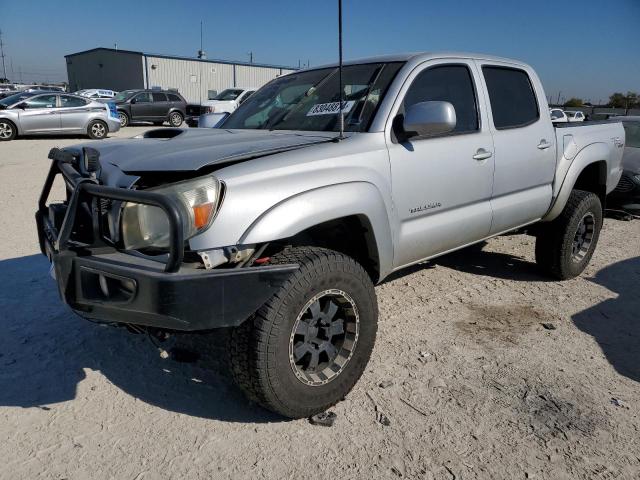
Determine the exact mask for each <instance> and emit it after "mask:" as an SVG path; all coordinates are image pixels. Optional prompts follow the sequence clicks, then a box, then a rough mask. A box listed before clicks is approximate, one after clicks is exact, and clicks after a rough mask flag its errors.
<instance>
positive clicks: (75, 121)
mask: <svg viewBox="0 0 640 480" xmlns="http://www.w3.org/2000/svg"><path fill="white" fill-rule="evenodd" d="M59 98H60V108H58V111H59V112H60V129H61V130H62V131H65V132H84V130H85V129H86V128H87V125H88V123H89V107H88V104H89V103H90V102H91V101H90V100H85V99H84V98H79V97H75V96H72V95H60V96H59Z"/></svg>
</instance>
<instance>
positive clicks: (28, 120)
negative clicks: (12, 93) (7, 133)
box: [18, 94, 60, 133]
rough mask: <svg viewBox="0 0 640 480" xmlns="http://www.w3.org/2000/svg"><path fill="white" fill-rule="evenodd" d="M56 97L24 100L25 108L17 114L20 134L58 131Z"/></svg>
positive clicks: (58, 115)
mask: <svg viewBox="0 0 640 480" xmlns="http://www.w3.org/2000/svg"><path fill="white" fill-rule="evenodd" d="M57 97H58V95H56V94H44V95H37V96H35V97H31V98H29V99H28V100H25V101H24V102H23V103H24V105H25V108H24V109H23V110H20V111H19V113H18V116H19V118H20V128H21V129H22V132H24V133H47V132H51V131H58V130H60V113H59V112H58V108H57Z"/></svg>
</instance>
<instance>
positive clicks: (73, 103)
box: [60, 95, 88, 108]
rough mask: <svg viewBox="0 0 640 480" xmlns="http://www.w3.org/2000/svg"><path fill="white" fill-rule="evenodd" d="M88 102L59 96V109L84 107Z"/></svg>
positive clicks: (67, 96)
mask: <svg viewBox="0 0 640 480" xmlns="http://www.w3.org/2000/svg"><path fill="white" fill-rule="evenodd" d="M87 103H88V102H87V101H86V100H83V99H82V98H78V97H71V96H69V95H60V106H61V107H67V108H68V107H84V106H85V105H86V104H87Z"/></svg>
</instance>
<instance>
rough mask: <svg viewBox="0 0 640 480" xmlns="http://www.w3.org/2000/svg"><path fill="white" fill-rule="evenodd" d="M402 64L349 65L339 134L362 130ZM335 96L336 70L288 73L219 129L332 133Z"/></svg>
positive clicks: (335, 116)
mask: <svg viewBox="0 0 640 480" xmlns="http://www.w3.org/2000/svg"><path fill="white" fill-rule="evenodd" d="M400 67H402V63H386V64H385V63H370V64H364V65H349V66H346V67H344V69H343V73H342V79H343V82H342V83H343V92H344V93H343V95H344V101H345V103H344V106H343V107H342V111H343V112H344V130H345V131H347V132H364V131H366V130H367V129H368V128H369V124H370V123H371V120H372V119H373V115H374V114H375V112H376V110H377V108H378V105H379V104H380V102H381V101H382V98H383V97H384V94H385V93H386V91H387V89H388V88H389V85H390V84H391V81H392V80H393V78H394V77H395V75H396V73H397V72H398V70H399V69H400ZM339 110H340V93H339V82H338V69H337V68H335V67H331V68H324V69H319V70H310V71H306V72H300V73H292V74H289V75H286V76H284V77H280V78H277V79H275V80H273V81H272V82H270V83H268V84H267V85H265V86H264V87H263V88H261V89H260V90H258V91H257V92H256V93H254V94H253V95H252V96H251V97H249V99H248V100H247V101H246V102H244V103H243V104H242V105H240V107H239V108H238V109H237V110H236V111H235V112H234V113H232V114H231V115H230V116H229V118H228V119H227V120H226V121H225V122H224V124H223V125H222V128H230V129H231V128H238V129H261V130H304V131H324V132H337V131H338V130H339V128H340V125H339V115H338V113H339Z"/></svg>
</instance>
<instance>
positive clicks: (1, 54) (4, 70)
mask: <svg viewBox="0 0 640 480" xmlns="http://www.w3.org/2000/svg"><path fill="white" fill-rule="evenodd" d="M0 57H2V78H5V79H6V78H7V67H5V65H4V43H2V30H0Z"/></svg>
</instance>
